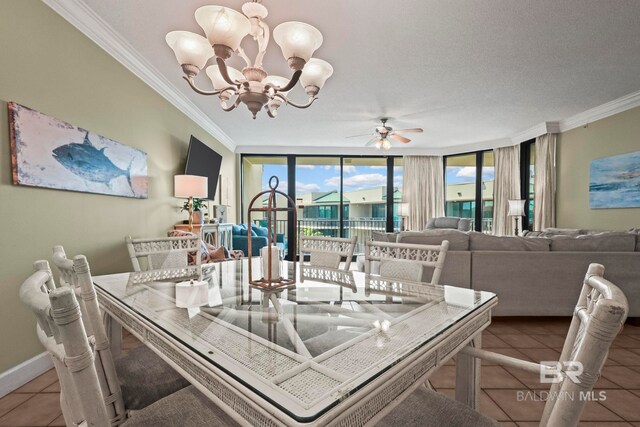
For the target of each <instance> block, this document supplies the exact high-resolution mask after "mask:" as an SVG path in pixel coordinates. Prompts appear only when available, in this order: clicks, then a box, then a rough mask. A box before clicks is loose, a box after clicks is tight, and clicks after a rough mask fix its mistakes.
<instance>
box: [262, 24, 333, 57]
mask: <svg viewBox="0 0 640 427" xmlns="http://www.w3.org/2000/svg"><path fill="white" fill-rule="evenodd" d="M273 40H274V41H275V42H276V43H277V44H278V46H280V49H282V55H284V59H287V60H288V59H289V58H302V59H304V60H305V61H309V59H311V56H312V55H313V52H315V51H316V49H318V48H319V47H320V45H321V44H322V34H321V33H320V31H318V29H317V28H315V27H313V26H311V25H309V24H305V23H304V22H295V21H290V22H283V23H282V24H280V25H278V26H277V27H276V28H274V30H273Z"/></svg>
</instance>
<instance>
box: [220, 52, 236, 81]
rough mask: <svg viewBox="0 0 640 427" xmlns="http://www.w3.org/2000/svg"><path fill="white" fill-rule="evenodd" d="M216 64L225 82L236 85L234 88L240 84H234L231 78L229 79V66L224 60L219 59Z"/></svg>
mask: <svg viewBox="0 0 640 427" xmlns="http://www.w3.org/2000/svg"><path fill="white" fill-rule="evenodd" d="M216 62H217V63H218V69H219V71H220V75H221V76H222V78H223V79H224V81H225V82H227V83H229V84H230V85H234V86H235V85H237V84H238V83H236V82H234V81H233V80H231V77H229V72H228V71H227V64H225V62H224V59H222V58H220V57H217V58H216Z"/></svg>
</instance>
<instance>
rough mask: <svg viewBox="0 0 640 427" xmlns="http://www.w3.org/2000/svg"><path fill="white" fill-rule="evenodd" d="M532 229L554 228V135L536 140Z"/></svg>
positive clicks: (543, 136) (550, 134)
mask: <svg viewBox="0 0 640 427" xmlns="http://www.w3.org/2000/svg"><path fill="white" fill-rule="evenodd" d="M535 168H536V169H535V177H534V190H535V200H534V204H533V208H534V214H533V227H534V228H535V229H536V230H544V229H545V228H548V227H555V226H556V134H554V133H548V134H546V135H541V136H539V137H537V138H536V165H535Z"/></svg>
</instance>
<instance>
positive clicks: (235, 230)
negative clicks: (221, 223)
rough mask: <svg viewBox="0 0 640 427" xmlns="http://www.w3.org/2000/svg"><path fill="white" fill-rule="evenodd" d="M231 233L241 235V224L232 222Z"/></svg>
mask: <svg viewBox="0 0 640 427" xmlns="http://www.w3.org/2000/svg"><path fill="white" fill-rule="evenodd" d="M231 234H232V235H235V236H241V235H242V224H234V225H232V226H231Z"/></svg>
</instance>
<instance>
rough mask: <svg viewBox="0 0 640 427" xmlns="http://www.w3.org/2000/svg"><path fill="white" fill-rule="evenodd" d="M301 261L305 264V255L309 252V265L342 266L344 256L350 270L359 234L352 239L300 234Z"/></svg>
mask: <svg viewBox="0 0 640 427" xmlns="http://www.w3.org/2000/svg"><path fill="white" fill-rule="evenodd" d="M299 241H300V261H301V262H302V263H303V264H304V255H305V254H309V265H311V266H312V267H325V268H335V269H338V268H340V262H341V260H342V258H343V257H345V258H346V260H345V263H344V267H343V268H342V269H343V270H345V271H349V266H350V265H351V259H352V258H353V252H354V251H355V249H356V242H357V241H358V237H357V236H353V237H351V238H350V239H346V238H339V237H320V236H300V239H299Z"/></svg>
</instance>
